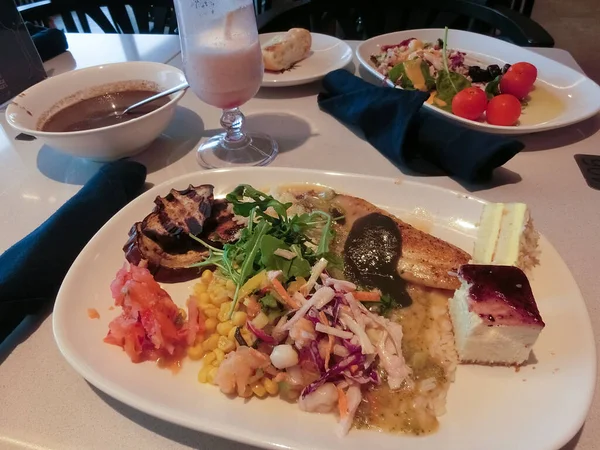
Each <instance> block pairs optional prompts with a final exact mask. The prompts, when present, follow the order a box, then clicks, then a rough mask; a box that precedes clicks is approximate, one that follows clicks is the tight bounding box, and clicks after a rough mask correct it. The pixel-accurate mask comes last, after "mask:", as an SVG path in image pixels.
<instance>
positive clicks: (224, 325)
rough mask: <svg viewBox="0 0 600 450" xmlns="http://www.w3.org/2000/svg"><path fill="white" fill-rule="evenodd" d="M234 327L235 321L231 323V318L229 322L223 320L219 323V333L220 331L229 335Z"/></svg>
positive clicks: (224, 334)
mask: <svg viewBox="0 0 600 450" xmlns="http://www.w3.org/2000/svg"><path fill="white" fill-rule="evenodd" d="M232 328H233V323H231V320H228V321H227V322H221V323H219V324H217V333H219V334H220V335H221V336H227V335H228V334H229V332H230V331H231V329H232Z"/></svg>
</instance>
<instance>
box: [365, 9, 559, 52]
mask: <svg viewBox="0 0 600 450" xmlns="http://www.w3.org/2000/svg"><path fill="white" fill-rule="evenodd" d="M482 3H484V2H483V1H481V2H479V3H478V2H476V1H473V0H471V1H469V0H419V1H418V2H403V1H388V0H369V1H368V5H367V4H366V3H365V2H363V5H365V6H364V7H363V8H362V9H361V12H360V14H361V19H362V21H363V25H364V34H365V37H371V36H375V35H379V34H383V33H389V32H392V31H400V30H410V29H418V28H443V27H445V26H448V27H449V28H455V29H462V30H468V31H474V32H477V33H481V34H488V35H490V36H494V37H499V38H501V39H505V40H508V41H511V42H513V43H515V44H517V45H533V46H535V45H538V46H548V47H551V46H553V45H554V40H553V39H552V37H551V36H550V35H549V34H548V33H547V32H546V31H545V30H544V29H543V28H542V27H541V26H539V25H538V24H537V23H535V22H533V21H532V20H531V19H529V18H526V17H524V16H522V15H521V14H519V13H517V12H515V11H513V10H511V9H509V8H506V7H501V6H496V7H494V8H492V7H490V6H486V5H484V4H482Z"/></svg>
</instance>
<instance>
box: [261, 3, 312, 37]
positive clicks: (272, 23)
mask: <svg viewBox="0 0 600 450" xmlns="http://www.w3.org/2000/svg"><path fill="white" fill-rule="evenodd" d="M254 9H255V11H256V24H257V25H258V30H259V32H261V33H269V32H273V31H287V30H289V29H290V28H294V27H302V28H307V29H311V30H312V31H316V30H314V29H313V26H312V24H311V16H312V10H311V2H310V0H254Z"/></svg>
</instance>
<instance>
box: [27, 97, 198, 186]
mask: <svg viewBox="0 0 600 450" xmlns="http://www.w3.org/2000/svg"><path fill="white" fill-rule="evenodd" d="M203 131H204V123H203V122H202V119H201V118H200V116H198V114H196V113H195V112H194V111H192V110H190V109H188V108H184V107H182V106H178V107H177V108H176V109H175V116H174V118H173V120H172V121H171V123H170V124H169V126H168V127H167V129H166V130H165V131H164V133H163V134H162V135H160V136H159V137H158V138H157V139H156V140H155V141H154V142H152V143H151V144H150V146H149V147H148V148H146V150H144V151H143V152H142V153H140V154H139V155H136V156H133V157H132V159H133V160H135V161H139V162H141V163H142V164H144V165H145V166H146V168H147V169H148V173H152V172H156V171H157V170H160V169H162V168H164V167H167V166H169V165H171V164H173V163H175V162H176V161H178V160H179V159H181V158H183V157H184V156H185V155H186V154H187V153H189V152H190V151H191V150H193V149H194V148H195V147H196V144H197V143H198V141H199V140H200V138H201V137H202V134H203ZM103 164H104V163H101V162H96V161H91V160H89V159H85V158H79V157H76V156H71V155H67V154H66V153H61V152H59V151H57V150H54V149H53V148H51V147H49V146H47V145H44V146H43V147H42V148H41V149H40V151H39V153H38V156H37V167H38V169H39V171H40V172H41V173H42V174H44V175H45V176H47V177H48V178H50V179H52V180H55V181H58V182H60V183H66V184H75V185H84V184H85V183H86V182H87V181H88V180H89V179H90V178H92V177H93V176H94V175H95V174H96V172H97V171H98V170H99V169H100V167H102V165H103Z"/></svg>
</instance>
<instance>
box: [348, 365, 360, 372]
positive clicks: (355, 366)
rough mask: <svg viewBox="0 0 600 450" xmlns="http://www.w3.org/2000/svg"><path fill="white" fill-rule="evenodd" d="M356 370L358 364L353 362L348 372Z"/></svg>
mask: <svg viewBox="0 0 600 450" xmlns="http://www.w3.org/2000/svg"><path fill="white" fill-rule="evenodd" d="M357 370H358V366H357V365H356V364H354V365H353V366H350V372H352V373H354V372H356V371H357Z"/></svg>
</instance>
